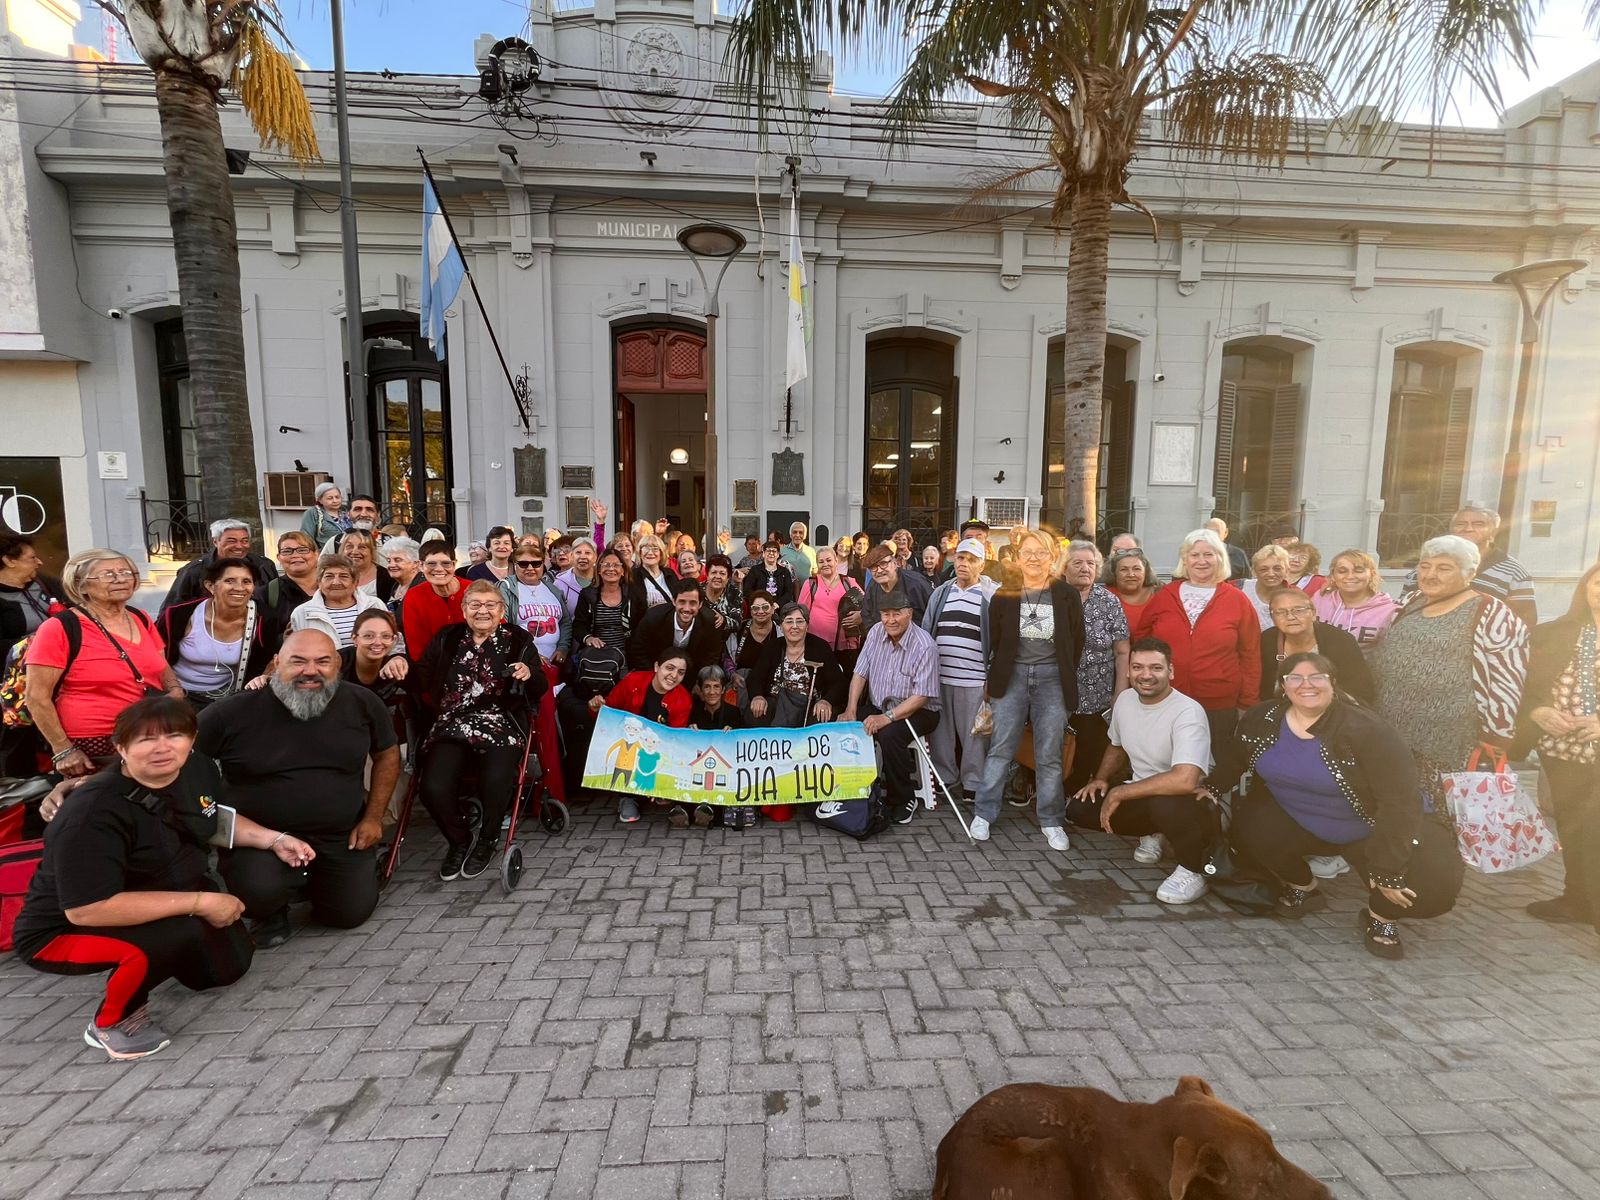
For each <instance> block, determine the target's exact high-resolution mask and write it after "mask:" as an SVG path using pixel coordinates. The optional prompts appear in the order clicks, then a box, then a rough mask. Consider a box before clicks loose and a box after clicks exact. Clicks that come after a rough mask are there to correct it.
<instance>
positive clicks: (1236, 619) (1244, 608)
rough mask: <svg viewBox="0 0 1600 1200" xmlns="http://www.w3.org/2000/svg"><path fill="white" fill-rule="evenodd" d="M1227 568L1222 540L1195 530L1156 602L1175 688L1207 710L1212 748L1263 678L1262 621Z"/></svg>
mask: <svg viewBox="0 0 1600 1200" xmlns="http://www.w3.org/2000/svg"><path fill="white" fill-rule="evenodd" d="M1228 574H1229V568H1228V550H1227V547H1225V546H1224V545H1223V544H1222V539H1221V538H1219V537H1218V536H1217V535H1216V534H1214V533H1212V532H1211V530H1209V529H1196V530H1195V531H1194V532H1193V533H1191V534H1189V535H1188V536H1187V537H1185V538H1184V539H1183V547H1182V549H1181V550H1180V551H1179V552H1178V566H1177V569H1176V570H1175V571H1173V572H1172V576H1173V578H1172V582H1171V583H1169V584H1167V586H1166V587H1164V588H1162V589H1161V590H1160V591H1159V592H1157V593H1156V598H1155V599H1154V600H1152V601H1150V605H1149V613H1150V615H1149V623H1148V629H1149V631H1150V636H1151V637H1157V638H1160V639H1161V640H1162V641H1163V642H1166V643H1167V645H1169V646H1171V647H1172V685H1173V687H1175V688H1177V689H1178V690H1179V691H1180V692H1182V693H1183V694H1184V695H1186V696H1189V697H1190V698H1192V699H1194V700H1198V701H1199V702H1200V704H1201V706H1202V707H1203V708H1204V709H1205V710H1206V717H1207V719H1208V720H1209V721H1210V724H1211V745H1212V747H1213V753H1215V750H1216V748H1218V747H1221V746H1223V745H1226V744H1227V741H1228V739H1229V738H1231V737H1232V736H1233V727H1234V726H1235V725H1236V724H1238V721H1239V714H1240V713H1241V712H1243V711H1244V710H1245V709H1247V708H1249V707H1250V706H1251V705H1253V704H1254V703H1255V702H1256V699H1257V695H1256V693H1257V690H1258V683H1259V680H1260V677H1261V622H1260V620H1259V619H1258V618H1257V617H1256V609H1255V605H1253V604H1252V603H1250V599H1249V597H1247V596H1246V595H1245V594H1244V593H1243V592H1241V591H1240V590H1239V589H1238V588H1234V587H1227V586H1225V582H1226V580H1227V578H1228Z"/></svg>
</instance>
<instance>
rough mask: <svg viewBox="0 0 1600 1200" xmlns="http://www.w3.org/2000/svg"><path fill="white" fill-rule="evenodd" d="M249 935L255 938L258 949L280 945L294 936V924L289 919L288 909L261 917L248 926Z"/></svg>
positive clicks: (267, 948) (269, 948)
mask: <svg viewBox="0 0 1600 1200" xmlns="http://www.w3.org/2000/svg"><path fill="white" fill-rule="evenodd" d="M250 936H251V937H253V938H254V939H255V943H256V946H257V948H258V949H261V950H271V949H272V948H273V947H274V946H281V945H283V944H284V943H285V942H287V941H288V940H289V939H290V938H292V937H293V936H294V926H293V925H292V924H291V923H290V921H289V910H288V909H287V908H285V909H284V910H283V911H282V912H280V913H278V914H277V915H276V916H272V917H263V918H262V919H261V920H259V921H257V922H256V923H255V924H254V925H252V926H251V927H250Z"/></svg>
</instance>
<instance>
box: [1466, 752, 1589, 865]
mask: <svg viewBox="0 0 1600 1200" xmlns="http://www.w3.org/2000/svg"><path fill="white" fill-rule="evenodd" d="M1482 765H1483V764H1482V760H1481V758H1480V756H1479V754H1478V753H1477V752H1474V753H1473V755H1472V758H1471V759H1469V760H1468V762H1467V769H1466V770H1465V771H1453V772H1450V773H1449V774H1446V775H1445V776H1444V785H1445V803H1446V804H1447V805H1448V806H1449V809H1450V816H1451V818H1452V819H1454V821H1455V824H1456V837H1457V840H1458V842H1459V844H1460V848H1461V858H1462V860H1463V861H1464V862H1465V863H1466V864H1467V866H1469V867H1471V868H1472V869H1473V870H1474V871H1481V872H1483V873H1484V874H1485V875H1494V874H1498V873H1499V872H1501V871H1515V870H1516V869H1517V868H1518V867H1527V866H1531V865H1533V864H1534V863H1536V862H1538V861H1539V860H1540V859H1541V858H1544V857H1545V856H1546V855H1548V854H1550V853H1552V852H1553V851H1555V850H1557V849H1559V848H1560V847H1559V846H1558V845H1557V843H1556V839H1555V835H1554V834H1553V833H1551V832H1550V827H1549V826H1548V825H1546V824H1545V823H1544V818H1543V817H1541V816H1540V815H1539V805H1538V802H1537V801H1536V800H1534V798H1533V797H1532V796H1530V795H1528V793H1527V792H1525V791H1524V790H1523V789H1522V787H1521V786H1520V785H1519V784H1518V782H1517V776H1516V772H1514V771H1511V770H1508V769H1507V768H1506V762H1505V759H1503V758H1500V759H1498V760H1497V761H1495V762H1493V763H1492V764H1491V766H1492V767H1493V768H1494V769H1493V770H1488V771H1485V770H1481V769H1480V768H1481V766H1482Z"/></svg>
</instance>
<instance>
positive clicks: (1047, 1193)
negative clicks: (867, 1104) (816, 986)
mask: <svg viewBox="0 0 1600 1200" xmlns="http://www.w3.org/2000/svg"><path fill="white" fill-rule="evenodd" d="M933 1200H1333V1193H1332V1192H1330V1191H1329V1190H1328V1189H1327V1188H1326V1187H1324V1186H1323V1185H1322V1184H1320V1183H1318V1182H1317V1181H1316V1180H1315V1179H1313V1178H1312V1177H1311V1176H1309V1175H1307V1174H1306V1173H1305V1172H1304V1171H1302V1170H1301V1169H1300V1168H1299V1167H1297V1166H1295V1165H1294V1164H1293V1163H1291V1162H1288V1161H1287V1160H1286V1159H1284V1157H1283V1156H1282V1155H1281V1154H1279V1153H1278V1150H1277V1147H1275V1146H1274V1145H1273V1144H1272V1138H1271V1136H1270V1135H1269V1134H1268V1133H1267V1131H1266V1130H1265V1129H1263V1128H1261V1126H1259V1125H1257V1124H1256V1123H1255V1122H1254V1121H1252V1120H1251V1119H1250V1118H1249V1117H1247V1116H1245V1115H1244V1114H1243V1113H1242V1112H1240V1111H1239V1110H1238V1109H1235V1108H1229V1107H1228V1106H1227V1105H1226V1104H1224V1103H1223V1102H1222V1101H1220V1100H1218V1099H1217V1098H1216V1095H1215V1093H1213V1092H1212V1090H1211V1088H1210V1086H1209V1085H1208V1084H1207V1083H1206V1081H1205V1080H1203V1079H1197V1078H1196V1077H1195V1076H1193V1075H1185V1076H1184V1077H1183V1078H1182V1079H1180V1080H1179V1081H1178V1087H1177V1090H1176V1091H1174V1092H1173V1093H1172V1095H1170V1096H1163V1097H1162V1098H1161V1099H1160V1100H1158V1101H1156V1102H1155V1103H1154V1104H1129V1103H1127V1102H1125V1101H1122V1100H1118V1099H1116V1098H1115V1097H1113V1096H1108V1095H1106V1093H1105V1092H1102V1091H1097V1090H1096V1089H1094V1088H1069V1087H1052V1086H1050V1085H1049V1084H1045V1083H1015V1084H1012V1085H1011V1086H1009V1087H1003V1088H999V1089H998V1090H996V1091H993V1092H990V1093H989V1094H988V1095H987V1096H984V1097H983V1098H982V1099H980V1100H979V1101H978V1102H977V1103H976V1104H974V1105H973V1106H972V1107H971V1108H969V1109H967V1111H966V1112H964V1113H962V1114H961V1116H960V1118H959V1119H958V1120H957V1121H956V1123H955V1124H954V1125H952V1126H951V1127H950V1132H949V1133H947V1134H945V1135H944V1140H943V1141H941V1142H940V1143H939V1156H938V1168H937V1170H936V1172H935V1174H934V1177H933Z"/></svg>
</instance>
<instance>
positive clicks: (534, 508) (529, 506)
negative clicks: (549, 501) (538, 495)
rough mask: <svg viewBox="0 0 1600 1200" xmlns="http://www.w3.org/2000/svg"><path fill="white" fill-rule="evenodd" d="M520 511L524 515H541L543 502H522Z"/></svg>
mask: <svg viewBox="0 0 1600 1200" xmlns="http://www.w3.org/2000/svg"><path fill="white" fill-rule="evenodd" d="M522 511H523V512H525V513H542V512H543V511H544V501H543V500H524V501H523V502H522Z"/></svg>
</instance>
